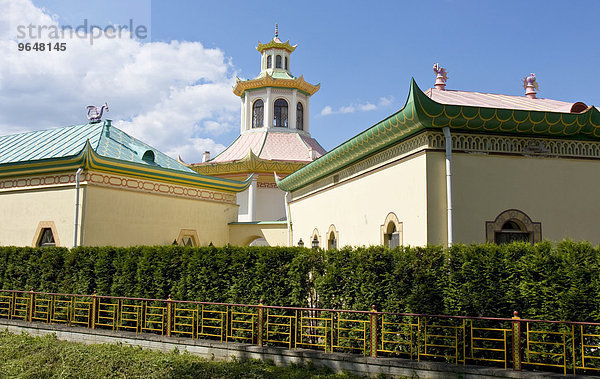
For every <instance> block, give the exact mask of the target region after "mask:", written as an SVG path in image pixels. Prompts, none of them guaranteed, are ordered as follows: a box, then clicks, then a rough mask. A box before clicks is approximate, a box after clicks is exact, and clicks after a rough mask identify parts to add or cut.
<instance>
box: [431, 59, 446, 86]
mask: <svg viewBox="0 0 600 379" xmlns="http://www.w3.org/2000/svg"><path fill="white" fill-rule="evenodd" d="M433 72H435V74H436V77H435V88H437V89H439V90H441V91H445V90H446V81H447V80H448V72H447V71H446V69H445V68H443V67H440V64H439V63H436V64H434V65H433Z"/></svg>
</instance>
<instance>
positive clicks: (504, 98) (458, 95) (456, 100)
mask: <svg viewBox="0 0 600 379" xmlns="http://www.w3.org/2000/svg"><path fill="white" fill-rule="evenodd" d="M425 94H426V95H427V96H429V97H430V98H431V99H432V100H434V101H437V102H438V103H441V104H448V105H467V106H476V107H487V108H506V109H520V110H528V111H545V112H562V113H570V112H571V111H572V108H573V106H574V105H576V104H577V106H576V107H575V108H573V111H575V112H581V111H582V110H585V108H587V106H586V105H585V104H583V103H581V102H578V103H568V102H565V101H558V100H551V99H540V98H538V99H530V98H528V97H525V96H510V95H497V94H493V93H482V92H466V91H454V90H445V91H442V90H439V89H437V88H430V89H428V90H427V91H425ZM582 108H583V109H582Z"/></svg>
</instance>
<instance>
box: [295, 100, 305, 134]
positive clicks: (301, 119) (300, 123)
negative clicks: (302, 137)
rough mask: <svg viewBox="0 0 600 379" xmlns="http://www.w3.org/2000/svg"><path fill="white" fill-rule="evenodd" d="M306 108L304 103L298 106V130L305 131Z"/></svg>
mask: <svg viewBox="0 0 600 379" xmlns="http://www.w3.org/2000/svg"><path fill="white" fill-rule="evenodd" d="M303 123H304V107H303V106H302V103H298V105H296V129H298V130H304V125H303Z"/></svg>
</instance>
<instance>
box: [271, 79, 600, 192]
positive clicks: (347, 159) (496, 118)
mask: <svg viewBox="0 0 600 379" xmlns="http://www.w3.org/2000/svg"><path fill="white" fill-rule="evenodd" d="M443 127H449V128H450V129H451V130H452V131H455V132H465V133H467V132H468V133H490V134H501V135H518V136H526V137H547V138H562V139H574V140H593V141H600V112H599V111H598V109H596V108H595V107H590V108H588V109H587V110H586V111H585V112H583V113H559V112H544V111H528V110H516V109H500V108H485V107H476V106H463V105H446V104H440V103H437V102H435V101H433V100H432V99H430V98H429V97H428V96H427V95H425V94H424V93H423V92H422V91H421V89H420V88H419V87H418V86H417V84H416V83H415V81H414V79H413V80H412V81H411V85H410V92H409V95H408V99H407V100H406V104H405V105H404V107H403V108H402V109H401V110H399V111H398V112H396V113H394V114H393V115H391V116H389V117H388V118H386V119H385V120H383V121H381V122H379V123H377V124H375V125H374V126H372V127H371V128H369V129H367V130H365V131H364V132H362V133H360V134H358V135H357V136H355V137H353V138H351V139H349V140H348V141H346V142H344V143H343V144H341V145H339V146H338V147H336V148H334V149H333V150H331V151H330V152H328V153H327V154H325V155H323V156H322V157H320V158H319V159H317V160H315V161H313V162H311V163H309V164H308V165H306V166H304V167H303V168H301V169H300V170H298V171H296V172H294V173H292V174H291V175H288V176H287V177H285V178H284V179H282V180H278V181H277V185H278V186H279V188H281V189H282V190H284V191H294V190H297V189H299V188H302V187H305V186H307V185H308V184H310V183H313V182H314V181H316V180H318V179H320V178H323V177H325V176H327V175H330V174H332V173H334V172H336V171H338V170H341V169H343V168H344V167H347V166H348V165H350V164H353V163H355V162H357V161H359V160H361V159H363V158H365V157H367V156H369V155H371V154H374V153H376V152H378V151H381V150H382V149H385V148H386V147H388V146H390V145H392V144H394V143H397V142H399V141H402V140H405V139H407V138H409V137H410V136H412V135H415V134H416V133H420V132H422V131H424V130H441V129H442V128H443Z"/></svg>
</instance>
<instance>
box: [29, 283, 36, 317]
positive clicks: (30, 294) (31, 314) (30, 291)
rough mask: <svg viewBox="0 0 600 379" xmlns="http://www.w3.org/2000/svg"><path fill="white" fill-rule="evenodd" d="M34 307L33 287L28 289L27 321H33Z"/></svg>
mask: <svg viewBox="0 0 600 379" xmlns="http://www.w3.org/2000/svg"><path fill="white" fill-rule="evenodd" d="M34 308H35V294H34V293H33V288H31V289H30V290H29V309H27V311H28V312H27V321H29V322H31V321H33V309H34Z"/></svg>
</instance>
